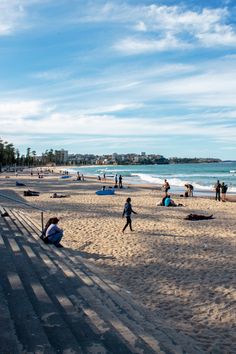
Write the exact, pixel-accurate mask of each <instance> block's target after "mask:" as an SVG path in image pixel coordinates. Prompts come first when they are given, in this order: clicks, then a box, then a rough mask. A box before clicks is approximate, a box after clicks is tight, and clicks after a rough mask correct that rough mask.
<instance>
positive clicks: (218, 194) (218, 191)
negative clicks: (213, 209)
mask: <svg viewBox="0 0 236 354" xmlns="http://www.w3.org/2000/svg"><path fill="white" fill-rule="evenodd" d="M220 189H221V184H220V181H219V180H218V181H217V182H216V184H215V192H216V196H215V200H219V201H220Z"/></svg>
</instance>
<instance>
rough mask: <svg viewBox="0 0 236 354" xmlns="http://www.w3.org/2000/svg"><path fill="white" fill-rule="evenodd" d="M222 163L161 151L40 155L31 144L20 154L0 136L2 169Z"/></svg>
mask: <svg viewBox="0 0 236 354" xmlns="http://www.w3.org/2000/svg"><path fill="white" fill-rule="evenodd" d="M217 162H222V160H220V159H218V158H198V157H194V158H188V157H184V158H180V157H171V158H166V157H164V156H163V155H159V154H147V153H146V152H141V153H140V154H137V153H127V154H118V153H112V154H104V155H95V154H70V153H69V152H68V150H64V149H61V150H53V149H50V150H46V151H45V152H44V153H42V154H41V155H37V153H36V151H34V150H32V149H31V148H30V147H29V148H27V150H26V154H20V152H19V150H18V149H15V147H14V145H13V144H12V143H8V142H6V141H3V140H2V139H0V171H1V167H4V166H13V165H16V166H43V165H47V164H51V165H68V166H75V165H156V164H158V165H163V164H184V163H185V164H186V163H217Z"/></svg>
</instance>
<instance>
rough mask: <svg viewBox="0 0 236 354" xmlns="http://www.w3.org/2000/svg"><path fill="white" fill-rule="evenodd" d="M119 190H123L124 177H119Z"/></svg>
mask: <svg viewBox="0 0 236 354" xmlns="http://www.w3.org/2000/svg"><path fill="white" fill-rule="evenodd" d="M119 188H122V176H119Z"/></svg>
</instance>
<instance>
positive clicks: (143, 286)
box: [69, 234, 236, 354]
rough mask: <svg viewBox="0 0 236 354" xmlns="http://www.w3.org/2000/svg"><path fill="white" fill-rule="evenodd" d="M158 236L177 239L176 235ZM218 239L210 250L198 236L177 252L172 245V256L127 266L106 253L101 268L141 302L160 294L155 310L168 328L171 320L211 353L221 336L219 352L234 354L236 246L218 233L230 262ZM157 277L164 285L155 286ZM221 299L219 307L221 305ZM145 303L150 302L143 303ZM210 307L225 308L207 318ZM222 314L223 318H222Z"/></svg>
mask: <svg viewBox="0 0 236 354" xmlns="http://www.w3.org/2000/svg"><path fill="white" fill-rule="evenodd" d="M155 236H160V237H162V236H163V238H166V237H174V238H176V236H174V235H173V234H164V235H163V234H160V235H155ZM183 237H184V236H183ZM192 239H193V238H191V240H192ZM215 242H216V240H215V238H213V237H211V238H209V243H210V244H211V247H210V248H209V249H208V250H204V249H203V248H202V240H201V239H196V238H195V240H194V242H193V244H192V247H191V248H189V245H181V246H179V245H177V248H176V245H170V247H173V250H174V251H175V253H173V250H172V251H171V250H170V254H172V257H170V256H166V257H165V258H163V257H160V258H159V257H158V255H156V259H155V260H154V258H153V257H152V261H151V263H150V264H147V263H146V262H145V263H144V264H132V262H131V263H130V265H127V266H125V265H119V264H117V260H116V263H115V264H111V263H110V262H111V260H112V259H111V258H105V257H104V255H102V259H103V260H104V262H102V263H96V265H97V267H98V268H100V267H101V269H102V271H103V273H102V274H104V271H105V273H106V274H107V275H108V277H110V279H111V280H112V281H114V282H115V283H117V284H121V286H123V287H125V288H126V289H128V290H129V291H130V292H132V295H133V296H134V298H135V299H136V300H137V301H139V302H140V298H141V299H143V300H142V301H144V304H145V303H149V304H150V302H151V300H152V299H155V302H154V304H153V305H152V306H151V307H152V308H154V309H153V310H152V311H151V312H153V315H154V316H155V315H156V318H157V322H158V323H159V324H160V323H162V326H163V327H165V326H167V327H169V324H168V323H169V322H170V323H171V325H172V326H174V329H175V330H176V331H182V332H184V333H185V334H187V335H191V336H192V337H193V338H194V339H195V341H196V342H198V343H199V345H200V346H202V348H203V350H204V352H205V351H206V352H209V353H214V350H213V351H211V347H212V346H213V345H214V343H215V341H217V338H221V340H220V341H219V343H218V344H217V345H218V351H217V353H218V352H219V353H220V352H221V353H232V354H233V353H234V349H235V346H234V344H233V343H234V342H233V331H232V332H229V326H231V325H232V323H231V324H230V323H229V322H228V321H229V320H228V319H229V318H230V317H231V320H232V317H233V316H232V313H233V312H232V311H233V307H234V303H233V302H232V296H233V294H232V296H228V297H227V296H226V295H225V294H226V293H227V290H228V293H229V294H230V292H231V290H230V289H234V287H235V273H234V269H235V266H236V261H235V257H234V252H235V250H234V249H233V248H232V244H231V243H228V242H225V241H221V239H220V238H217V244H218V249H219V248H222V249H224V252H225V254H226V257H227V259H228V262H227V265H226V262H225V259H222V258H221V259H220V258H218V257H217V254H216V253H215V249H214V247H215ZM219 244H220V245H219ZM87 246H89V244H86V243H85V244H84V245H83V246H82V249H83V251H84V250H85V249H86V247H87ZM219 246H220V247H219ZM150 251H151V249H150ZM69 252H70V253H72V254H74V255H80V256H82V257H85V258H86V259H88V258H90V257H88V254H89V252H84V254H83V252H82V253H81V251H80V250H71V249H70V250H69ZM146 252H148V251H146ZM91 255H92V257H91V258H90V261H91V262H92V264H94V261H95V260H96V258H93V253H92V254H91ZM173 255H174V256H173ZM199 255H200V257H199V262H198V263H197V261H196V259H197V260H198V256H199ZM103 257H104V258H103ZM173 257H174V258H173ZM147 258H148V253H147ZM98 259H99V258H98ZM106 259H109V260H110V261H109V263H106ZM203 259H204V260H203ZM131 264H132V265H131ZM153 282H155V283H156V284H158V286H153ZM204 303H206V305H205V304H204ZM217 303H218V304H219V308H217V310H216V307H217V306H216V304H217ZM155 304H156V305H155ZM140 306H144V307H145V305H142V304H141V303H140ZM155 307H156V308H155ZM206 308H208V311H209V314H210V313H211V311H212V312H213V313H214V311H218V310H219V311H221V310H220V309H222V313H221V314H218V315H217V314H216V316H215V317H214V316H212V317H211V318H210V317H209V319H208V321H206V320H204V318H206V316H210V315H209V314H208V312H206V314H205V316H203V315H202V311H206ZM230 313H231V316H230ZM228 315H229V316H228ZM222 316H223V318H224V319H223V320H221V319H220V318H221V317H222ZM203 317H204V318H203ZM195 324H196V328H195ZM206 333H208V336H209V339H208V340H206Z"/></svg>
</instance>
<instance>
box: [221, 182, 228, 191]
mask: <svg viewBox="0 0 236 354" xmlns="http://www.w3.org/2000/svg"><path fill="white" fill-rule="evenodd" d="M227 189H228V186H227V185H226V184H224V185H222V186H221V192H222V193H226V192H227Z"/></svg>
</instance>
